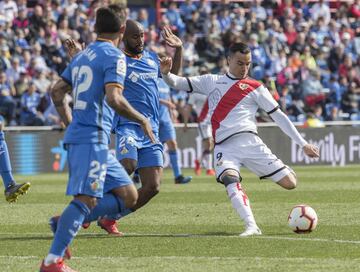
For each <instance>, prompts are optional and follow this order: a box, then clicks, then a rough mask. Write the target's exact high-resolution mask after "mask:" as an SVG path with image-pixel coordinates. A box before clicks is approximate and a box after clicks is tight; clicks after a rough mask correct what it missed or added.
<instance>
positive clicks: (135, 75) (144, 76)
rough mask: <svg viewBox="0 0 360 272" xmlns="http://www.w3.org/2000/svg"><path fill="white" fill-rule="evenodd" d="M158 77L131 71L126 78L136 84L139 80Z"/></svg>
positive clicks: (153, 74)
mask: <svg viewBox="0 0 360 272" xmlns="http://www.w3.org/2000/svg"><path fill="white" fill-rule="evenodd" d="M157 77H158V73H155V72H153V73H136V72H134V71H132V72H131V73H130V75H129V76H128V78H129V79H130V80H131V81H132V82H137V81H138V80H139V79H144V80H146V79H157Z"/></svg>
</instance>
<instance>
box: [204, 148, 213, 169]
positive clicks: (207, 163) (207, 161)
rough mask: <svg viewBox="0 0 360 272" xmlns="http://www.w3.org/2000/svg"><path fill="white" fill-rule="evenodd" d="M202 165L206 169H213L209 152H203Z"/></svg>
mask: <svg viewBox="0 0 360 272" xmlns="http://www.w3.org/2000/svg"><path fill="white" fill-rule="evenodd" d="M202 165H203V166H204V168H205V169H206V170H209V169H213V167H212V157H211V153H210V152H209V153H205V154H204V155H203V158H202Z"/></svg>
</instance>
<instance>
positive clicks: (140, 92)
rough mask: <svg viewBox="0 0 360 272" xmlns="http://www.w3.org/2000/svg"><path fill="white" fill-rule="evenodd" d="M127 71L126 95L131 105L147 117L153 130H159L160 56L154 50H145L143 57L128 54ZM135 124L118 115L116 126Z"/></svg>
mask: <svg viewBox="0 0 360 272" xmlns="http://www.w3.org/2000/svg"><path fill="white" fill-rule="evenodd" d="M126 62H127V72H126V78H125V90H124V93H123V95H124V97H125V98H126V99H127V100H128V101H129V103H130V104H131V106H133V108H135V109H136V110H137V111H138V112H140V113H142V114H143V115H144V116H145V117H147V118H148V119H149V120H150V122H151V125H152V128H153V131H154V132H156V133H157V132H158V130H159V91H158V77H160V68H159V61H158V57H157V55H156V54H155V53H153V52H148V51H144V52H143V54H142V56H141V58H139V59H137V58H133V57H130V56H126ZM127 124H133V125H139V124H138V123H135V122H133V121H130V120H128V119H127V118H125V117H123V116H119V115H116V117H115V119H114V127H115V128H116V127H119V126H122V125H127Z"/></svg>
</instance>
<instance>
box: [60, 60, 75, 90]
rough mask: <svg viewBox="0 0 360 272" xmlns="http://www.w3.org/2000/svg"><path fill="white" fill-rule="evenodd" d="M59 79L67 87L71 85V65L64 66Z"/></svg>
mask: <svg viewBox="0 0 360 272" xmlns="http://www.w3.org/2000/svg"><path fill="white" fill-rule="evenodd" d="M61 78H62V79H63V80H64V81H66V83H68V84H69V85H72V80H71V65H70V64H69V65H68V66H66V68H65V70H64V71H63V72H62V74H61Z"/></svg>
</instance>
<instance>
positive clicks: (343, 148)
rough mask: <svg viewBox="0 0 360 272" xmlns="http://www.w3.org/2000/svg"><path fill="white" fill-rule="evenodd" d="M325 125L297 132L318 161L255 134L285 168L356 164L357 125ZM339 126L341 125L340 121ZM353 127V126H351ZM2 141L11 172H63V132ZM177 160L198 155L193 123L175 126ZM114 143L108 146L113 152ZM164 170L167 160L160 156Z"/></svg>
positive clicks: (267, 133) (17, 134)
mask: <svg viewBox="0 0 360 272" xmlns="http://www.w3.org/2000/svg"><path fill="white" fill-rule="evenodd" d="M339 124H340V123H336V122H332V123H331V124H330V123H327V125H334V126H327V127H324V128H306V129H301V128H299V131H300V132H301V133H302V134H303V136H304V137H305V138H306V139H307V140H308V141H309V142H310V143H314V144H316V145H318V146H319V147H320V158H319V159H317V160H314V159H309V158H307V157H305V156H304V154H303V152H302V150H301V149H300V148H299V147H298V146H297V145H296V144H295V143H293V142H292V141H291V140H290V138H289V137H287V136H286V135H285V134H284V133H283V132H282V131H281V130H280V129H279V128H278V127H276V126H274V124H272V123H265V124H260V125H259V135H260V137H261V138H262V139H263V141H264V142H265V143H266V144H267V145H268V147H269V148H270V149H271V150H272V151H273V153H275V154H276V155H277V156H278V157H279V158H280V159H281V160H282V161H284V162H285V163H286V164H289V165H307V164H314V165H316V164H317V165H332V166H344V165H347V164H359V163H360V126H359V125H360V123H359V124H357V123H353V122H352V123H349V124H352V126H350V125H348V124H346V123H345V124H346V125H342V126H339ZM341 124H344V122H342V123H341ZM354 124H355V125H354ZM5 131H6V133H5V135H6V142H7V144H8V148H9V151H10V158H11V162H12V167H13V171H14V173H17V174H24V175H25V174H26V175H29V174H37V173H49V172H65V171H67V156H66V151H65V150H64V148H63V146H62V139H63V135H64V132H63V131H62V130H59V129H58V128H53V127H8V128H6V130H5ZM176 133H177V140H178V144H179V158H180V161H181V165H182V167H183V168H193V167H194V160H195V158H197V157H198V156H200V155H201V138H200V137H199V136H198V133H197V126H196V124H189V126H188V129H187V131H186V132H184V128H183V126H182V125H177V126H176ZM113 143H114V141H112V144H111V145H110V148H111V149H113V148H114V145H113ZM164 162H165V167H169V163H170V162H169V157H168V154H167V152H165V153H164Z"/></svg>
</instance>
